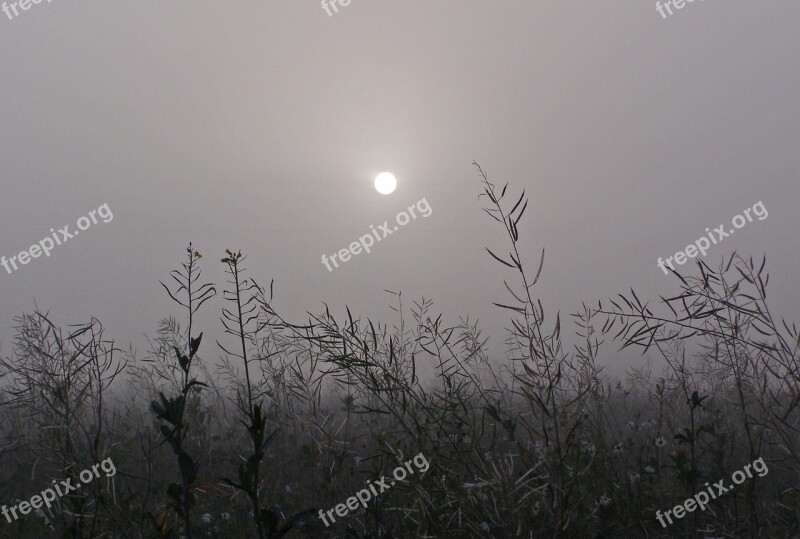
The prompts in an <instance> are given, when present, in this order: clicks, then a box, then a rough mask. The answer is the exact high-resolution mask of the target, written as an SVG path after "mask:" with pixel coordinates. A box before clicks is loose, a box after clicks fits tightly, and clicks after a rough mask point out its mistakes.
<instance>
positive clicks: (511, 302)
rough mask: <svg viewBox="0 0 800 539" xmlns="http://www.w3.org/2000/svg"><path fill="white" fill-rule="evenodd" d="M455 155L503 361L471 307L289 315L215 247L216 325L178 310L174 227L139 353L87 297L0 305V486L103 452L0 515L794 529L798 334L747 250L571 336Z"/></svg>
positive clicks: (623, 529)
mask: <svg viewBox="0 0 800 539" xmlns="http://www.w3.org/2000/svg"><path fill="white" fill-rule="evenodd" d="M476 168H477V171H478V174H479V176H480V178H481V182H482V193H481V194H480V196H479V199H480V200H481V201H482V202H483V205H484V206H483V210H484V211H485V212H486V213H487V214H488V216H489V217H490V218H491V219H492V221H493V222H495V223H497V225H498V226H499V227H501V228H502V231H503V232H504V236H505V239H504V241H505V244H504V245H502V246H500V247H496V246H495V247H492V248H491V249H488V248H487V251H488V254H489V255H490V256H491V257H492V258H493V259H494V260H495V261H496V262H497V264H498V269H499V270H500V271H501V272H502V277H501V278H502V279H503V282H504V284H505V288H506V290H507V291H508V296H507V297H506V298H505V299H499V300H498V302H497V303H496V304H495V305H496V306H497V308H500V309H503V310H505V311H507V312H508V315H509V325H508V328H507V329H508V331H507V339H506V341H505V350H506V358H505V360H499V359H492V360H490V358H489V357H488V353H487V339H486V338H485V337H484V336H483V334H482V333H481V330H480V328H479V327H478V324H477V323H475V322H472V321H470V320H469V319H468V318H462V319H459V320H458V322H456V323H453V324H448V323H447V322H446V321H445V317H444V315H443V314H441V313H437V312H436V311H435V309H434V305H433V302H431V301H430V300H428V299H425V298H422V299H421V300H419V301H415V302H412V305H411V306H410V307H409V306H407V305H406V304H405V303H404V301H403V296H402V294H401V293H395V292H392V293H391V294H393V297H394V304H393V305H392V307H391V308H392V310H393V311H394V313H395V314H394V315H393V317H394V318H395V322H394V323H393V324H389V323H386V322H376V321H373V320H362V319H360V318H358V317H354V316H353V315H352V313H351V312H350V310H349V309H346V311H345V312H346V316H342V317H340V318H337V317H335V316H334V315H332V314H331V312H330V310H329V309H328V307H327V306H325V309H324V311H323V312H319V313H316V314H312V313H309V314H308V317H307V319H305V320H303V321H300V322H297V321H288V320H286V319H285V318H284V317H283V316H282V315H281V314H280V312H279V307H278V304H277V300H276V299H275V296H274V295H273V286H272V283H270V287H269V290H267V289H266V288H264V287H261V286H260V285H259V284H257V283H256V281H254V280H253V279H252V278H250V277H248V276H247V270H246V268H245V266H244V262H245V257H244V256H243V255H242V254H241V252H238V251H237V252H233V251H230V250H229V251H226V255H225V257H224V258H223V259H222V263H223V264H224V265H225V268H226V271H227V275H228V280H227V282H226V285H225V287H224V289H223V293H222V305H221V306H220V307H218V308H220V309H221V319H220V321H221V327H217V328H203V331H200V330H199V328H197V327H196V326H197V324H198V322H197V316H196V315H197V313H198V311H199V309H200V308H201V307H202V306H204V304H206V303H207V302H208V301H210V300H212V299H213V298H214V297H215V296H216V295H217V288H216V286H215V285H213V284H211V283H204V282H203V281H202V279H201V271H200V265H201V264H202V256H201V255H200V253H199V252H198V251H197V250H195V249H194V247H193V246H192V245H191V244H190V245H189V247H188V249H187V259H186V261H185V262H183V263H182V264H181V265H180V267H179V269H177V270H175V271H173V272H172V273H171V275H170V277H171V281H170V282H169V284H164V283H162V284H163V286H164V288H165V289H166V291H167V293H168V294H169V296H170V298H172V300H173V301H175V302H176V304H177V305H178V306H179V307H180V309H181V310H182V312H183V315H182V318H183V322H180V321H179V320H178V319H175V318H172V317H170V318H167V319H164V320H162V321H161V323H160V324H159V327H158V331H157V334H156V336H155V337H153V338H150V339H149V347H148V350H147V352H146V353H145V354H144V355H143V356H142V357H139V354H138V353H136V352H135V351H133V350H121V349H119V348H118V347H117V346H116V345H115V344H114V342H113V341H111V340H109V339H107V337H105V336H104V332H103V328H102V325H101V324H100V322H99V321H97V320H95V319H92V320H90V321H89V322H88V323H86V324H82V325H78V326H69V327H67V328H62V327H60V326H58V325H57V324H55V323H54V322H53V321H51V320H50V318H49V317H48V315H47V313H42V312H39V311H38V310H37V311H35V312H34V313H32V314H25V315H22V316H19V317H18V318H17V319H16V321H17V326H16V338H15V340H14V343H13V345H14V346H13V351H12V355H11V356H10V357H6V358H0V376H1V377H2V388H1V389H2V400H1V401H0V404H2V412H3V418H4V420H3V423H2V428H3V430H2V442H0V455H2V461H1V462H2V464H1V465H0V503H2V504H5V505H7V506H11V505H15V504H17V503H18V502H19V501H20V500H25V499H28V498H30V497H31V496H32V495H34V494H37V493H39V492H40V491H41V490H43V489H44V488H47V486H49V484H50V482H51V480H53V479H63V478H66V477H75V475H76V474H77V473H78V472H79V471H81V470H83V469H86V468H88V467H91V465H93V464H95V463H98V462H100V461H101V460H103V459H104V458H111V459H113V462H114V463H115V466H116V468H117V470H118V473H117V475H116V476H114V477H110V478H105V477H104V478H101V479H97V480H96V481H94V482H93V483H91V484H90V485H87V486H86V488H85V489H82V490H81V491H80V492H72V493H70V494H68V495H66V496H64V497H63V498H60V499H59V500H58V502H57V504H56V505H54V506H53V507H52V508H51V509H44V510H39V511H36V512H34V513H31V514H29V515H26V516H23V517H22V518H20V519H19V520H17V521H15V522H13V523H8V522H5V520H4V519H3V520H2V521H0V536H2V537H15V538H41V537H64V538H100V537H102V538H131V539H132V538H137V539H138V538H150V537H162V538H179V537H185V538H188V539H198V538H201V537H209V538H214V537H220V538H222V537H232V538H253V537H256V538H259V539H265V538H270V539H272V538H279V537H284V536H285V537H307V538H313V539H317V538H334V537H340V538H349V539H357V538H364V539H366V538H378V537H385V538H400V539H405V538H411V537H453V538H459V537H464V538H467V537H470V538H472V537H476V538H506V537H508V538H511V537H520V538H534V537H537V538H538V537H565V538H571V537H692V538H700V537H709V538H710V537H770V538H772V537H797V536H798V521H799V519H800V514H799V512H800V511H799V510H798V507H800V503H798V502H799V501H800V496H799V491H798V489H800V481H799V478H800V475H799V474H798V472H799V471H800V431H799V430H798V429H800V410H799V407H800V387H799V386H798V383H799V382H800V371H799V370H798V369H800V363H798V347H800V333H799V332H798V330H797V327H796V326H795V325H794V324H790V323H788V322H785V321H782V320H776V319H775V318H774V317H773V315H772V313H771V312H770V309H769V306H768V302H767V284H768V281H769V277H768V275H767V273H766V272H765V267H766V258H764V259H762V260H761V261H760V262H758V263H756V262H755V261H754V260H752V259H745V258H742V257H740V256H738V255H736V254H735V253H734V254H732V255H730V257H727V258H726V259H724V260H723V263H722V264H721V265H720V266H719V267H718V268H716V269H715V268H712V267H710V266H709V265H708V264H706V263H705V262H704V261H702V260H700V261H698V262H697V265H696V271H697V273H698V274H699V275H695V276H690V275H683V274H679V273H678V272H673V274H674V277H675V279H676V280H677V281H676V282H677V283H678V285H679V293H678V294H677V295H675V296H674V297H669V298H663V297H661V298H658V300H657V301H655V302H652V304H651V303H650V302H646V301H645V302H643V301H642V300H641V299H640V297H639V295H637V294H636V293H635V292H634V291H633V290H630V291H629V292H627V293H624V294H619V295H617V296H614V297H611V298H609V299H607V300H605V301H602V302H600V303H599V304H598V305H597V306H592V307H590V306H587V305H583V306H582V307H581V309H580V310H579V312H577V313H575V314H573V315H572V316H571V317H570V318H571V321H572V324H573V325H574V337H573V336H572V335H571V336H570V339H571V341H574V342H573V343H571V344H570V343H567V342H565V341H566V339H562V320H561V315H560V313H558V312H557V313H555V315H554V316H553V315H549V316H548V315H546V314H545V309H544V307H543V305H542V303H541V302H540V301H539V299H538V298H537V297H536V294H535V287H536V286H538V285H539V280H540V277H542V276H543V273H544V272H543V265H544V250H542V252H541V253H540V254H537V256H536V258H535V260H536V263H535V264H534V265H533V266H529V265H528V263H527V262H526V260H527V257H526V255H525V253H524V252H521V251H520V249H519V246H520V244H519V238H520V233H521V232H522V231H524V229H523V227H522V226H521V224H520V223H521V222H522V221H521V220H522V218H523V216H524V214H525V211H526V208H527V205H528V203H527V199H526V197H525V192H524V191H523V192H522V193H521V194H520V195H518V196H514V197H511V196H510V193H507V191H508V190H509V189H508V184H505V185H504V186H503V187H502V188H499V187H497V186H496V185H495V184H494V183H493V182H491V181H489V179H488V177H487V175H486V174H485V173H484V171H483V170H482V169H481V168H480V167H479V166H477V165H476ZM507 195H508V196H507ZM563 329H566V323H565V324H564V326H563ZM212 334H213V335H214V336H215V338H213V339H212V340H213V341H216V348H215V349H214V347H212V346H209V345H208V342H209V338H208V337H206V339H205V340H204V339H203V335H212ZM606 340H607V341H610V342H612V343H617V346H614V347H612V348H611V350H609V352H608V353H611V354H613V352H614V351H615V349H616V348H617V347H622V348H629V347H632V348H639V349H641V351H642V353H643V354H647V355H648V356H649V357H650V358H656V359H658V360H660V361H661V362H662V363H663V365H664V368H663V371H659V372H658V373H654V372H653V369H652V368H651V367H641V368H635V369H631V370H630V371H629V373H628V376H627V378H626V379H625V380H624V381H611V380H608V379H605V378H604V377H603V376H602V373H601V369H600V368H599V367H598V365H597V361H598V358H599V357H600V356H599V354H600V351H601V347H602V346H603V344H604V341H606ZM201 345H202V352H201ZM606 348H608V347H604V348H603V350H606ZM423 364H424V365H428V366H432V367H433V376H432V377H430V379H427V380H421V379H420V377H419V375H418V370H419V369H420V367H421V366H422V365H423ZM420 452H421V453H423V454H424V455H425V457H426V459H427V460H428V461H429V462H430V469H429V470H428V471H427V472H425V473H424V474H415V475H413V476H410V477H409V478H408V479H407V480H406V481H403V482H398V483H397V485H396V486H394V487H392V489H391V490H390V491H388V492H387V493H386V494H385V495H382V496H381V497H379V498H377V499H373V500H372V501H370V502H369V504H368V506H367V508H366V509H364V510H358V511H350V514H349V515H348V516H347V517H344V518H339V519H338V520H337V521H336V522H335V523H334V524H332V525H331V527H329V528H326V527H325V526H324V525H323V524H322V522H321V521H320V520H319V519H318V518H317V510H319V509H326V510H327V509H329V508H332V507H335V505H336V504H339V503H342V502H343V501H345V500H346V499H347V498H348V497H350V496H352V495H353V494H354V493H355V492H357V491H358V490H360V489H361V488H364V483H365V482H366V481H368V480H373V481H374V480H376V479H377V478H379V477H380V476H382V475H387V474H389V473H390V472H391V470H392V469H394V468H395V467H396V466H398V465H400V464H402V462H404V461H405V460H407V459H408V458H410V457H412V456H413V455H416V454H418V453H420ZM759 457H760V458H763V459H764V461H765V462H766V463H767V464H768V467H769V473H768V475H766V476H765V477H758V476H755V477H753V478H752V479H748V480H747V481H746V482H744V483H743V484H741V485H739V486H738V487H736V488H735V489H733V490H732V491H731V492H729V493H728V494H726V495H725V496H723V497H721V498H719V499H716V500H713V501H712V502H711V503H710V504H709V507H708V509H707V510H706V511H703V512H700V511H695V512H693V513H691V514H688V515H687V516H685V517H684V518H683V519H681V520H678V521H676V523H675V524H673V525H672V526H670V527H668V528H666V529H664V528H662V527H661V525H660V524H659V523H658V521H656V519H655V512H656V510H662V511H665V510H667V509H670V508H672V507H674V506H675V505H677V504H679V503H682V502H683V500H685V499H686V498H689V497H691V496H693V495H694V494H695V493H696V492H698V491H699V490H701V489H703V488H704V484H705V483H706V482H709V483H713V482H716V481H718V480H720V479H725V480H726V481H728V479H729V478H730V476H731V473H732V472H734V471H736V470H739V469H741V468H742V467H743V466H745V465H746V464H749V463H751V462H752V461H754V460H756V459H757V458H759Z"/></svg>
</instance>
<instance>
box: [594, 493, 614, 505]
mask: <svg viewBox="0 0 800 539" xmlns="http://www.w3.org/2000/svg"><path fill="white" fill-rule="evenodd" d="M597 501H598V503H599V504H600V505H601V506H603V507H605V506H606V505H610V504H611V498H609V497H608V496H606V495H605V493H603V495H602V496H600V499H599V500H597Z"/></svg>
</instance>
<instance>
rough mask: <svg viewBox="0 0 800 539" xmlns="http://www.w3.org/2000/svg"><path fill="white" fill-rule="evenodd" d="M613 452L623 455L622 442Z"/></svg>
mask: <svg viewBox="0 0 800 539" xmlns="http://www.w3.org/2000/svg"><path fill="white" fill-rule="evenodd" d="M613 452H614V453H622V442H619V443H618V444H616V445H615V446H614V449H613Z"/></svg>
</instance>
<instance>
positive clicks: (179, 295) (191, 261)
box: [150, 243, 216, 539]
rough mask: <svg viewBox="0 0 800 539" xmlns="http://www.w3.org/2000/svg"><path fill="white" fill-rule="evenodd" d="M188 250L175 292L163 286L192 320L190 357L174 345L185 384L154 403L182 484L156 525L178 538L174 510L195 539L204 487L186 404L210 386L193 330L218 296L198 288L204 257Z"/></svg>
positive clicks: (173, 488) (172, 489) (172, 488)
mask: <svg viewBox="0 0 800 539" xmlns="http://www.w3.org/2000/svg"><path fill="white" fill-rule="evenodd" d="M186 251H187V258H188V260H187V261H186V262H184V263H183V264H182V268H181V269H178V270H173V271H172V272H170V276H171V277H172V279H173V280H174V281H175V283H177V287H176V288H175V289H174V290H170V288H169V287H168V286H167V285H165V284H164V283H161V285H162V286H163V287H164V289H165V290H166V291H167V293H168V294H169V297H170V298H172V300H173V301H175V302H176V303H177V304H179V305H180V306H182V307H183V308H185V309H186V313H187V316H188V320H189V325H188V331H187V341H188V342H189V350H188V354H186V353H184V352H183V351H182V350H181V349H180V348H178V346H174V351H175V359H176V362H177V365H178V367H179V368H180V371H181V374H182V384H181V388H180V393H179V394H178V395H175V396H173V397H166V396H164V394H163V393H160V394H159V396H160V401H153V402H152V403H151V405H150V406H151V409H152V411H153V413H155V414H156V417H158V419H160V420H161V421H162V424H161V434H162V436H163V437H164V441H165V442H167V443H169V445H170V447H172V451H173V452H174V453H175V455H176V457H177V463H178V471H179V473H180V481H179V482H174V483H171V484H170V485H169V487H168V488H167V496H168V498H169V501H168V502H167V504H166V505H165V507H164V509H163V510H162V511H161V513H160V514H159V515H158V517H157V518H156V526H157V529H158V530H159V532H160V533H162V534H164V535H166V536H167V537H174V536H176V535H175V532H174V530H172V529H171V527H169V526H168V523H167V518H168V515H169V512H170V511H174V512H175V513H176V514H177V515H178V517H179V518H181V519H182V520H183V525H184V533H185V534H186V536H187V537H188V539H192V537H193V533H192V522H191V511H192V508H193V507H194V505H195V496H196V495H195V492H196V491H200V490H201V489H202V488H203V487H204V485H200V484H198V483H197V474H198V471H199V469H200V464H199V463H198V462H196V461H195V460H194V459H193V458H192V457H191V455H189V453H188V452H187V451H186V450H185V447H184V442H185V439H186V435H187V432H188V430H189V426H188V425H186V424H185V421H184V419H185V417H186V414H185V412H186V403H187V401H188V399H189V396H190V393H191V392H192V391H193V390H194V391H197V390H199V389H200V388H201V387H206V384H204V383H203V382H200V381H198V380H196V379H194V378H192V362H193V361H194V360H195V358H196V355H197V351H198V350H199V348H200V343H201V341H202V339H203V333H202V332H201V333H200V335H198V336H197V337H192V328H193V324H194V319H195V315H196V313H197V311H198V310H199V309H200V307H202V305H203V303H205V302H206V301H208V300H209V299H211V298H212V297H213V296H214V295H215V294H216V289H215V288H214V286H213V285H211V284H208V283H204V284H199V285H198V280H199V279H200V275H201V271H200V269H199V267H198V260H200V258H201V255H200V253H199V252H197V251H195V250H194V249H192V244H191V243H190V244H189V247H188V249H187V250H186Z"/></svg>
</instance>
